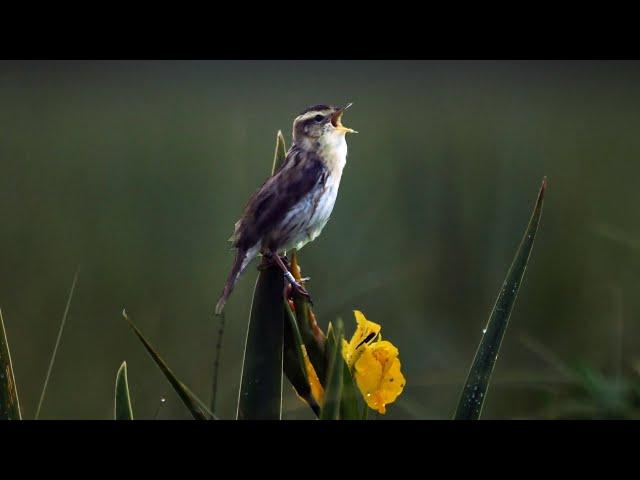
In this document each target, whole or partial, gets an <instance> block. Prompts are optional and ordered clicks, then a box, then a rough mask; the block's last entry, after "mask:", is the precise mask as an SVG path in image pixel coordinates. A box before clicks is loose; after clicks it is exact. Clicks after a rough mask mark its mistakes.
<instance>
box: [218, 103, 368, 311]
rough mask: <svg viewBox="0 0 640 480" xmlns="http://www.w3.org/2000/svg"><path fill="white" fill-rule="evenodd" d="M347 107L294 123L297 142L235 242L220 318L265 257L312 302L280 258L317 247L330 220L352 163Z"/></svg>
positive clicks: (309, 113) (325, 109)
mask: <svg viewBox="0 0 640 480" xmlns="http://www.w3.org/2000/svg"><path fill="white" fill-rule="evenodd" d="M350 106H351V104H348V105H346V106H345V107H333V106H327V105H314V106H312V107H309V108H307V109H305V110H304V111H303V112H302V113H301V114H300V115H298V116H297V117H296V119H295V120H294V121H293V142H292V144H291V148H290V149H289V151H288V152H287V155H286V158H285V160H284V162H283V163H282V165H281V167H280V168H279V169H278V170H277V171H276V172H275V173H274V174H273V175H272V176H271V177H270V178H268V179H267V181H266V182H265V183H264V184H263V185H262V187H260V189H259V190H258V191H257V192H256V193H254V194H253V196H252V197H251V198H250V199H249V202H248V203H247V205H246V206H245V208H244V211H243V213H242V216H241V218H240V220H238V221H237V222H236V224H235V231H234V233H233V235H232V236H231V238H230V239H229V240H230V241H231V242H232V245H233V248H235V249H236V256H235V260H234V262H233V267H232V268H231V272H230V273H229V277H228V278H227V282H226V284H225V286H224V289H223V291H222V295H221V296H220V300H218V303H217V305H216V314H217V315H220V314H221V313H222V311H223V309H224V305H225V303H226V301H227V299H228V298H229V295H231V292H232V291H233V287H234V286H235V285H236V282H237V281H238V278H239V277H240V275H241V274H242V272H243V271H244V270H245V269H246V268H247V265H249V262H251V260H252V259H253V258H255V257H256V255H258V254H262V255H264V256H265V257H267V258H268V259H269V260H270V261H272V262H274V263H275V264H276V265H278V266H279V267H280V268H281V269H282V271H283V273H284V275H285V277H286V278H287V280H288V281H289V283H291V285H292V287H293V288H294V289H295V290H296V291H297V292H299V293H300V294H302V295H304V296H306V297H309V294H308V293H307V291H306V290H305V288H304V287H303V286H302V285H300V284H299V283H297V282H296V281H295V279H294V278H293V276H292V275H291V273H290V272H289V270H288V269H287V267H286V265H285V264H284V262H283V261H282V259H281V258H280V252H286V251H287V250H290V249H292V248H296V249H300V248H302V247H303V246H304V245H306V244H307V243H309V242H311V241H313V240H314V239H315V238H316V237H317V236H318V235H320V232H322V229H323V228H324V226H325V225H326V223H327V221H328V220H329V216H330V215H331V212H332V210H333V206H334V204H335V202H336V196H337V195H338V187H339V186H340V179H341V178H342V170H343V168H344V166H345V164H346V162H347V142H346V139H345V137H346V134H347V133H357V132H355V130H352V129H350V128H347V127H345V126H344V125H342V115H343V113H344V111H345V110H346V109H347V108H349V107H350Z"/></svg>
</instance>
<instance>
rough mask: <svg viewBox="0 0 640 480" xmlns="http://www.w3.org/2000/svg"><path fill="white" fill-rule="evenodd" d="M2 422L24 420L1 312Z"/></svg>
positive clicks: (0, 401)
mask: <svg viewBox="0 0 640 480" xmlns="http://www.w3.org/2000/svg"><path fill="white" fill-rule="evenodd" d="M0 420H22V413H21V412H20V401H19V400H18V387H17V386H16V379H15V377H14V376H13V365H12V363H11V353H10V352H9V342H8V341H7V332H6V331H5V329H4V319H3V318H2V310H0Z"/></svg>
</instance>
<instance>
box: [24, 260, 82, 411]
mask: <svg viewBox="0 0 640 480" xmlns="http://www.w3.org/2000/svg"><path fill="white" fill-rule="evenodd" d="M79 273H80V267H78V268H77V269H76V273H75V275H74V276H73V282H72V283H71V290H69V297H68V298H67V305H66V306H65V308H64V313H63V314H62V321H61V322H60V328H59V329H58V337H57V338H56V343H55V345H54V347H53V353H52V354H51V360H49V368H48V369H47V375H46V377H45V378H44V384H43V385H42V393H40V400H38V408H36V415H35V420H37V419H38V418H39V417H40V410H41V409H42V403H43V402H44V395H45V393H46V392H47V386H48V385H49V378H51V371H52V370H53V364H54V363H55V361H56V356H57V354H58V347H59V346H60V339H61V338H62V332H63V331H64V326H65V324H66V323H67V315H69V307H70V306H71V299H72V298H73V292H74V291H75V289H76V282H77V281H78V274H79Z"/></svg>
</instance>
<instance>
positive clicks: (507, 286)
mask: <svg viewBox="0 0 640 480" xmlns="http://www.w3.org/2000/svg"><path fill="white" fill-rule="evenodd" d="M546 187H547V180H546V178H545V179H544V180H543V182H542V186H541V187H540V192H539V193H538V198H537V200H536V204H535V207H534V209H533V213H532V214H531V218H530V220H529V224H528V226H527V229H526V230H525V232H524V236H523V238H522V240H521V242H520V245H519V247H518V250H517V251H516V254H515V257H514V259H513V262H512V263H511V267H510V268H509V271H508V273H507V276H506V278H505V280H504V283H503V285H502V289H501V290H500V293H499V294H498V298H497V300H496V303H495V304H494V307H493V310H492V311H491V315H490V316H489V321H488V323H487V326H486V328H485V330H484V334H483V336H482V339H481V341H480V344H479V346H478V350H477V351H476V355H475V357H474V360H473V363H472V365H471V369H470V370H469V375H468V377H467V381H466V383H465V386H464V389H463V391H462V395H461V397H460V401H459V403H458V407H457V409H456V413H455V416H454V419H456V420H477V419H478V418H480V414H481V412H482V407H483V405H484V401H485V399H486V393H487V389H488V387H489V382H490V380H491V375H492V373H493V368H494V366H495V363H496V359H497V358H498V353H499V351H500V345H501V343H502V339H503V338H504V334H505V331H506V329H507V325H508V323H509V317H510V315H511V312H512V310H513V306H514V304H515V300H516V297H517V295H518V291H519V289H520V286H521V284H522V279H523V277H524V273H525V270H526V267H527V263H528V261H529V257H530V256H531V250H532V248H533V242H534V240H535V236H536V233H537V231H538V225H539V223H540V217H541V214H542V205H543V202H544V194H545V191H546Z"/></svg>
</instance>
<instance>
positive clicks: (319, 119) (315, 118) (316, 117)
mask: <svg viewBox="0 0 640 480" xmlns="http://www.w3.org/2000/svg"><path fill="white" fill-rule="evenodd" d="M313 119H314V120H315V121H316V122H318V123H320V122H321V121H322V120H324V117H323V116H322V115H316V116H315V117H313Z"/></svg>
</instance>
